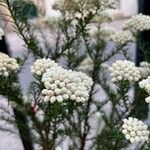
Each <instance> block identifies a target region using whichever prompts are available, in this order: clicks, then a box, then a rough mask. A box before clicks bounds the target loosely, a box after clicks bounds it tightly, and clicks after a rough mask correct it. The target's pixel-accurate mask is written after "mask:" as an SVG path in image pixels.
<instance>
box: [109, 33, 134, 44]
mask: <svg viewBox="0 0 150 150" xmlns="http://www.w3.org/2000/svg"><path fill="white" fill-rule="evenodd" d="M110 40H111V41H113V42H114V43H116V44H117V45H118V46H123V45H125V44H127V43H128V42H133V41H135V39H134V37H133V35H132V33H131V32H130V31H119V32H116V33H115V34H112V36H110Z"/></svg>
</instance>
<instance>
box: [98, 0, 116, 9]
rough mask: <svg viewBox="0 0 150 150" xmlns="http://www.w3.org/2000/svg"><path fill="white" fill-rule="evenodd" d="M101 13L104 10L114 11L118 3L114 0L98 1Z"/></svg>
mask: <svg viewBox="0 0 150 150" xmlns="http://www.w3.org/2000/svg"><path fill="white" fill-rule="evenodd" d="M100 5H101V11H103V10H106V9H116V8H117V6H118V2H117V1H116V0H100Z"/></svg>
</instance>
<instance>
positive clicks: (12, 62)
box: [0, 53, 19, 77]
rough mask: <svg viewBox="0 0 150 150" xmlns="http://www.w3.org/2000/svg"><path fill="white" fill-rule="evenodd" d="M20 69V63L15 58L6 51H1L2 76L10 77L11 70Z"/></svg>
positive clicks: (0, 70) (0, 67) (0, 71)
mask: <svg viewBox="0 0 150 150" xmlns="http://www.w3.org/2000/svg"><path fill="white" fill-rule="evenodd" d="M18 69H19V65H18V63H17V61H16V59H14V58H10V57H9V56H8V55H6V54H4V53H0V76H4V77H8V76H9V73H10V72H11V71H16V70H18Z"/></svg>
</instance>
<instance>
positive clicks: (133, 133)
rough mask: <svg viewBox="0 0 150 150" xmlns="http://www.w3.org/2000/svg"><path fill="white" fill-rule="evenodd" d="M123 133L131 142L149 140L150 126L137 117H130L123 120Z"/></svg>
mask: <svg viewBox="0 0 150 150" xmlns="http://www.w3.org/2000/svg"><path fill="white" fill-rule="evenodd" d="M123 122H124V123H123V125H122V128H123V130H122V133H123V134H124V135H125V137H126V139H127V140H130V142H131V143H137V142H145V141H148V138H149V131H148V126H147V125H145V124H144V123H143V122H142V121H139V120H138V119H136V118H132V117H129V118H128V119H124V120H123Z"/></svg>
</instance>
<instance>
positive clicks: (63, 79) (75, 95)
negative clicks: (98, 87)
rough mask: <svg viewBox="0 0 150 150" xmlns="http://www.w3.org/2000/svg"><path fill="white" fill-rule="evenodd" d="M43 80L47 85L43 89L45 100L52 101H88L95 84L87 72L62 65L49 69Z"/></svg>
mask: <svg viewBox="0 0 150 150" xmlns="http://www.w3.org/2000/svg"><path fill="white" fill-rule="evenodd" d="M42 82H44V86H45V89H43V90H42V94H43V95H44V96H45V97H44V101H45V102H47V101H50V102H51V103H53V102H55V101H58V102H62V101H63V100H68V99H70V100H74V101H76V102H84V101H87V100H88V97H89V92H90V90H91V86H92V84H93V81H92V79H91V78H90V77H88V76H87V75H86V74H84V73H81V72H75V71H72V70H65V69H63V68H62V67H60V66H56V67H52V68H50V69H47V71H46V72H45V73H44V74H43V77H42Z"/></svg>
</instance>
